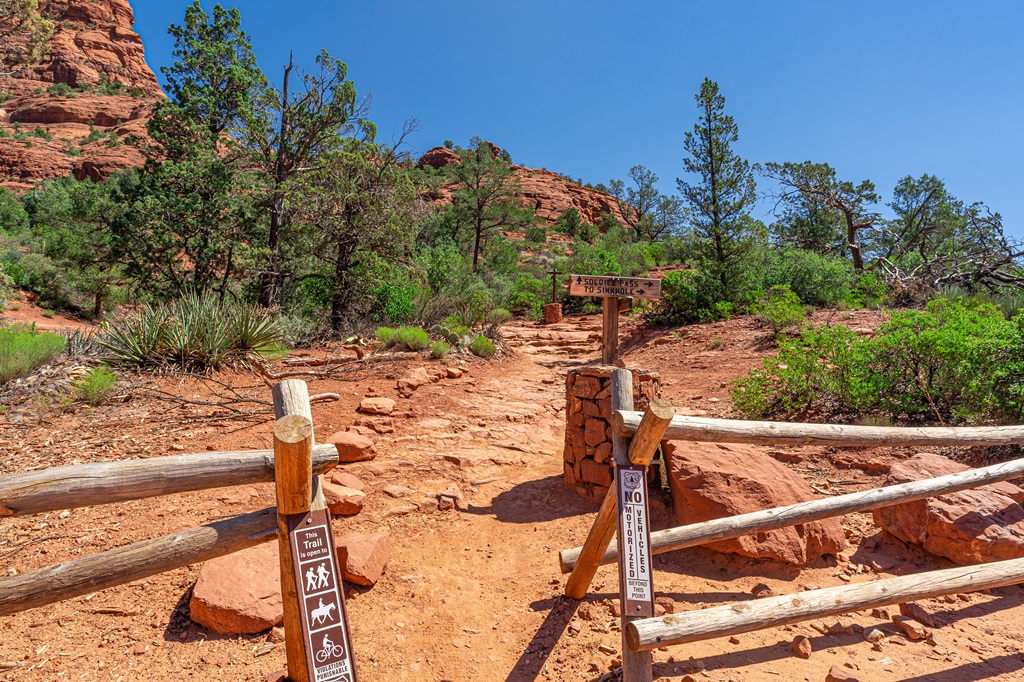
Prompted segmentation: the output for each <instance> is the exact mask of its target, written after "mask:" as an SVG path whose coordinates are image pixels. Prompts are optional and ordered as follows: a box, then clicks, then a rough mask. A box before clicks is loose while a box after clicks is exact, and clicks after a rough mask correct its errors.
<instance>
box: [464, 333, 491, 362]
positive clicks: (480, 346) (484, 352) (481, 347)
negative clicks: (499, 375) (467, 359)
mask: <svg viewBox="0 0 1024 682" xmlns="http://www.w3.org/2000/svg"><path fill="white" fill-rule="evenodd" d="M469 352H470V353H472V354H473V355H476V356H478V357H481V358H490V357H492V356H493V355H494V344H493V343H491V341H490V339H488V338H487V337H486V336H478V337H476V338H475V339H473V343H471V344H469Z"/></svg>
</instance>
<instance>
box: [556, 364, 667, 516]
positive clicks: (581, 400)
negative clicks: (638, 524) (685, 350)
mask: <svg viewBox="0 0 1024 682" xmlns="http://www.w3.org/2000/svg"><path fill="white" fill-rule="evenodd" d="M615 369H617V368H616V367H614V366H611V365H598V366H596V367H585V368H583V369H574V370H569V372H568V374H567V375H566V377H565V394H566V405H567V408H566V411H565V419H566V423H565V449H564V450H563V455H562V456H563V459H564V469H565V475H564V480H565V484H566V485H567V486H569V488H571V489H573V490H575V491H576V492H577V493H578V494H579V495H580V496H582V497H585V498H587V499H589V500H594V501H597V502H600V501H601V500H603V499H604V496H605V494H606V493H607V492H608V488H609V487H610V486H611V483H612V430H611V414H612V402H611V381H612V371H613V370H615ZM630 371H631V372H632V373H633V407H634V409H636V410H640V411H643V410H646V409H647V405H648V404H649V403H650V402H651V401H652V400H654V399H655V398H658V397H660V396H661V375H660V374H658V373H657V372H652V371H647V370H641V369H634V370H630ZM649 474H650V478H651V480H652V481H655V480H659V478H660V468H659V467H658V465H657V463H652V466H651V467H650V469H649Z"/></svg>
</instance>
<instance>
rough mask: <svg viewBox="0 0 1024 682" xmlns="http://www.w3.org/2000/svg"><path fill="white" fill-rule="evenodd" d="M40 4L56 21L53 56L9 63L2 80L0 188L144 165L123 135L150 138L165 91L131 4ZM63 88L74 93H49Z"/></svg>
mask: <svg viewBox="0 0 1024 682" xmlns="http://www.w3.org/2000/svg"><path fill="white" fill-rule="evenodd" d="M40 4H41V8H42V11H43V13H44V14H45V15H46V16H47V17H49V18H50V19H51V20H52V21H53V23H54V35H53V39H52V40H51V41H50V50H49V53H48V54H47V55H46V56H45V57H44V58H43V59H42V60H41V61H40V62H39V63H38V64H35V65H33V66H31V67H29V68H17V67H16V65H13V64H10V63H8V64H7V65H6V67H7V68H6V69H5V70H6V71H10V72H12V73H11V75H8V76H4V77H0V92H2V93H4V96H5V97H7V98H8V99H7V100H6V101H5V102H4V103H3V104H2V105H0V106H2V109H0V131H3V132H2V133H0V184H2V185H4V186H7V187H10V188H12V189H16V190H24V189H28V188H31V187H32V186H33V185H35V183H37V182H39V181H40V180H44V179H46V178H55V177H61V176H64V175H67V174H68V173H74V174H75V176H76V177H78V178H80V179H81V178H86V177H89V178H92V179H94V180H102V179H106V178H108V177H110V175H111V174H112V173H113V172H114V171H116V170H118V169H119V168H124V167H126V166H137V165H141V164H142V162H143V157H142V154H141V153H139V151H138V150H136V149H134V148H133V147H130V146H128V145H126V144H124V141H123V138H124V137H125V136H127V135H132V134H134V135H143V134H145V125H146V120H147V119H148V116H149V112H150V109H151V107H152V105H153V103H154V102H155V101H156V99H157V98H160V97H163V94H162V93H161V92H160V87H159V85H158V84H157V79H156V76H155V75H154V74H153V71H152V70H151V69H150V68H149V66H148V65H147V64H146V59H145V55H144V52H143V47H142V38H141V37H139V35H138V34H137V33H135V31H133V30H132V24H133V23H134V20H135V18H134V14H133V12H132V8H131V7H130V6H129V4H128V0H50V1H49V2H45V1H44V2H42V3H40ZM58 83H64V84H66V85H68V86H70V87H71V88H74V89H75V91H74V92H71V93H67V94H60V93H54V94H51V93H49V92H47V90H48V89H49V88H50V87H51V86H53V85H55V84H58ZM37 126H38V127H39V129H41V130H40V131H39V133H38V134H37V133H36V129H37ZM47 135H49V137H50V139H46V136H47ZM90 135H91V138H90Z"/></svg>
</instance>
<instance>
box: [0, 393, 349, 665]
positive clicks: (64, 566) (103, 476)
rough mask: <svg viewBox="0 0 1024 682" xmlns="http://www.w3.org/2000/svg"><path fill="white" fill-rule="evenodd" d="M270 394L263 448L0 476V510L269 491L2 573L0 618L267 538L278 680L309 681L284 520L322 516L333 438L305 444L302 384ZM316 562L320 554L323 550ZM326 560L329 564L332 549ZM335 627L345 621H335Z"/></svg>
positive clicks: (308, 654)
mask: <svg viewBox="0 0 1024 682" xmlns="http://www.w3.org/2000/svg"><path fill="white" fill-rule="evenodd" d="M273 396H274V411H275V415H276V417H277V421H276V423H275V425H274V449H273V450H253V451H246V452H203V453H200V454H188V455H179V456H173V457H155V458H151V459H141V460H132V461H121V462H107V463H95V464H81V465H74V466H63V467H56V468H52V469H45V470H40V471H33V472H28V473H24V474H14V475H10V476H4V477H0V517H4V516H22V515H26V514H39V513H43V512H52V511H59V510H63V509H75V508H81V507H91V506H95V505H103V504H114V503H117V502H127V501H129V500H139V499H144V498H150V497H157V496H161V495H172V494H175V493H185V492H194V491H198V490H208V489H212V488H223V487H229V486H241V485H249V484H252V483H270V482H274V483H276V493H277V506H276V507H270V508H267V509H263V510H260V511H256V512H252V513H250V514H243V515H241V516H236V517H234V518H230V519H225V520H223V521H216V522H214V523H209V524H206V525H203V526H199V527H197V528H191V529H189V530H184V531H181V532H178V533H173V534H171V535H166V536H164V537H160V538H155V539H152V540H145V541H142V542H137V543H135V544H131V545H127V546H125V547H118V548H117V549H112V550H109V551H106V552H101V553H99V554H95V555H92V556H87V557H82V558H80V559H73V560H71V561H65V562H64V563H60V564H56V565H53V566H47V567H45V568H40V569H36V570H33V571H27V572H25V573H21V574H17V575H13V576H5V577H2V578H0V616H8V615H12V614H15V613H19V612H21V611H26V610H28V609H33V608H37V607H40V606H45V605H47V604H53V603H56V602H60V601H65V600H68V599H72V598H75V597H80V596H83V595H88V594H90V593H92V592H96V591H99V590H103V589H107V588H110V587H115V586H118V585H123V584H127V583H130V582H132V581H135V580H140V579H142V578H147V577H150V576H153V575H157V574H159V573H165V572H167V571H171V570H174V569H177V568H182V567H185V566H188V565H191V564H196V563H201V562H204V561H208V560H210V559H215V558H217V557H220V556H224V555H227V554H231V553H234V552H237V551H239V550H242V549H246V548H249V547H253V546H255V545H258V544H261V543H264V542H271V541H273V540H275V539H276V540H278V543H279V547H280V555H281V590H282V599H283V602H284V612H285V613H284V615H285V623H284V625H285V648H286V652H287V657H288V677H289V678H290V679H291V680H292V681H293V682H307V680H309V679H312V677H313V676H312V675H311V674H309V673H308V671H307V661H311V660H314V658H315V656H314V654H315V652H312V651H310V644H309V640H308V638H306V637H304V636H303V630H302V620H301V619H302V617H303V616H304V615H305V613H304V612H302V611H301V609H302V607H301V606H300V603H299V596H298V594H299V593H300V592H301V589H297V586H296V580H295V572H294V570H293V557H292V549H291V545H290V543H289V531H290V530H294V528H292V529H290V528H289V521H291V522H292V526H294V525H295V519H296V518H300V517H301V518H306V516H309V515H311V514H313V513H317V512H322V514H326V512H325V511H323V510H326V502H325V500H324V495H323V491H322V478H321V477H322V475H323V474H324V473H326V472H328V471H330V470H331V469H332V468H334V467H335V466H336V465H337V464H338V451H337V449H336V448H335V446H333V445H314V442H313V426H312V412H311V410H310V402H309V392H308V388H307V386H306V383H305V382H304V381H299V380H288V381H282V382H280V383H278V384H276V385H275V386H274V388H273ZM303 515H306V516H303ZM327 527H328V529H329V522H328V524H327ZM332 543H333V539H329V540H328V542H327V544H328V545H329V547H330V549H331V550H333V544H332ZM322 560H323V561H324V562H326V561H328V557H326V554H324V555H323V556H322ZM329 560H331V561H336V559H334V557H333V556H332V557H329ZM334 569H335V571H336V569H337V567H336V566H334ZM325 582H326V579H325ZM332 582H333V584H332V588H333V592H334V595H335V598H336V599H337V600H339V601H340V602H341V604H340V605H339V606H340V608H339V611H341V612H343V611H344V597H343V594H344V593H343V592H342V591H341V589H340V579H338V580H337V581H332ZM332 615H334V614H333V613H332ZM338 615H342V613H339V614H337V615H334V617H335V619H337V616H338ZM338 626H340V627H342V628H344V627H345V626H344V624H341V623H339V624H338ZM332 634H333V632H332ZM346 635H347V633H346ZM344 643H345V642H343V641H341V638H336V640H335V641H334V642H333V644H332V647H331V649H332V651H333V652H334V653H335V654H336V655H334V656H333V657H332V661H331V662H332V664H333V665H334V666H335V668H339V667H344V666H346V665H347V666H348V667H351V666H352V657H351V647H350V645H349V647H348V648H347V650H346V651H344V652H342V651H341V649H342V648H343V644H344ZM349 644H350V643H349ZM342 654H344V656H345V658H346V660H347V664H346V663H341V664H338V663H337V662H335V661H333V659H339V658H342ZM309 665H313V664H312V663H310V664H309ZM348 674H349V677H347V678H337V679H355V671H354V670H351V671H350V672H349V673H348ZM330 679H335V678H333V677H332V678H330Z"/></svg>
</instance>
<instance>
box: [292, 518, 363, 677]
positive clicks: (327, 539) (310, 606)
mask: <svg viewBox="0 0 1024 682" xmlns="http://www.w3.org/2000/svg"><path fill="white" fill-rule="evenodd" d="M288 539H289V542H290V543H291V548H292V568H293V570H294V571H295V587H296V591H297V592H298V596H299V611H300V614H301V617H302V637H303V639H305V644H306V647H305V649H306V652H307V656H306V669H307V671H308V674H309V682H356V668H355V662H354V661H353V660H352V638H351V637H350V636H349V629H348V618H347V615H346V612H345V589H344V585H343V584H342V582H341V573H340V571H339V570H338V559H337V553H336V551H335V548H334V536H333V534H332V533H331V525H330V517H329V516H328V512H327V510H326V509H319V510H313V511H310V512H308V513H306V514H296V515H292V516H289V517H288Z"/></svg>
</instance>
